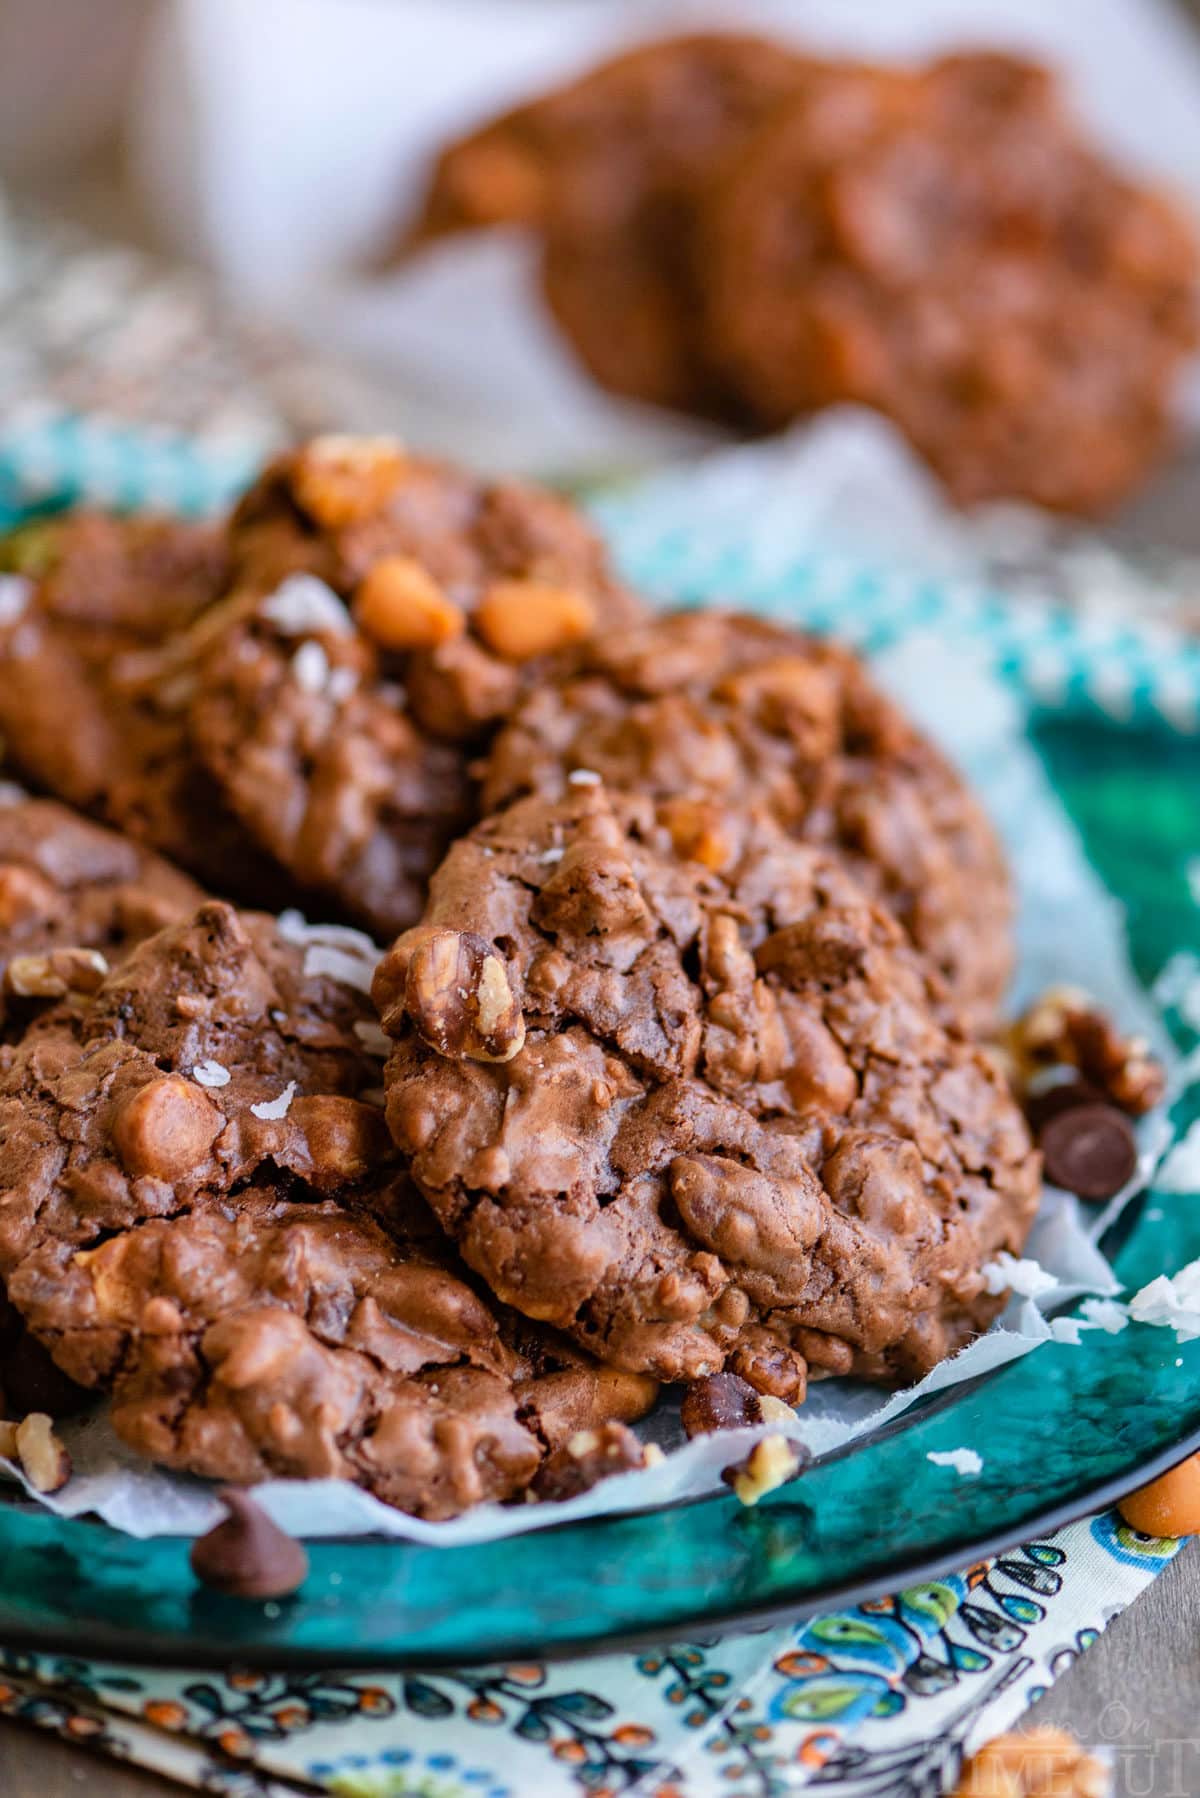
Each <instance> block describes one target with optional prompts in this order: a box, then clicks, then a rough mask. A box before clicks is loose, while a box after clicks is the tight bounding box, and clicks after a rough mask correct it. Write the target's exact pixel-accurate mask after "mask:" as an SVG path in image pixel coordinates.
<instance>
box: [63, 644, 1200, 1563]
mask: <svg viewBox="0 0 1200 1798" xmlns="http://www.w3.org/2000/svg"><path fill="white" fill-rule="evenodd" d="M876 671H877V673H878V675H879V677H880V678H881V680H882V681H883V683H884V685H885V686H886V687H887V688H888V689H889V691H891V692H892V693H893V694H894V695H895V696H896V697H897V698H898V699H900V700H901V701H902V702H903V703H904V704H905V705H906V706H907V707H908V708H909V710H910V711H911V712H912V713H913V714H914V715H915V716H916V717H918V718H919V719H920V720H921V721H922V722H923V723H924V725H925V726H926V728H927V729H928V730H929V731H930V732H931V734H932V735H933V736H935V737H936V738H937V739H938V740H939V741H940V742H941V744H942V745H943V747H944V748H945V749H946V750H947V751H948V752H949V753H950V754H951V755H952V756H953V757H954V759H955V760H956V761H957V762H958V764H959V765H960V766H961V767H962V768H963V769H964V771H965V772H966V774H967V776H968V778H969V779H970V780H971V781H972V782H973V784H974V785H975V786H976V788H977V790H978V791H979V793H980V794H981V795H982V797H983V800H984V802H985V804H986V805H987V807H988V809H989V811H990V813H991V815H992V817H993V818H994V819H995V821H996V823H997V825H998V827H999V829H1000V831H1001V833H1002V835H1003V836H1004V839H1005V843H1006V846H1007V849H1008V853H1009V856H1010V859H1011V862H1012V866H1013V871H1014V876H1015V880H1016V885H1017V890H1018V896H1019V923H1018V943H1019V969H1018V978H1017V983H1016V987H1015V991H1014V1002H1015V1003H1017V1004H1020V1003H1022V1002H1024V1001H1025V1000H1027V999H1028V998H1030V997H1031V996H1033V995H1034V994H1035V993H1037V992H1038V991H1040V990H1041V989H1042V988H1044V987H1046V986H1048V985H1050V984H1053V983H1059V982H1068V983H1070V984H1075V985H1079V986H1083V987H1086V988H1087V989H1088V990H1089V991H1090V992H1092V993H1094V994H1095V996H1096V998H1097V999H1098V1000H1099V1001H1100V1002H1101V1004H1103V1005H1104V1006H1105V1007H1106V1008H1107V1009H1108V1010H1109V1011H1111V1012H1112V1014H1113V1015H1114V1016H1115V1017H1116V1018H1117V1019H1118V1021H1119V1022H1120V1024H1121V1026H1122V1027H1123V1028H1124V1029H1125V1030H1127V1031H1135V1032H1140V1033H1142V1034H1144V1035H1146V1036H1148V1037H1149V1038H1150V1039H1151V1040H1152V1042H1153V1043H1154V1044H1155V1046H1156V1048H1157V1049H1158V1050H1159V1052H1160V1053H1161V1054H1162V1055H1163V1057H1164V1059H1165V1060H1166V1061H1167V1063H1168V1067H1169V1069H1170V1071H1171V1073H1172V1075H1173V1077H1174V1080H1175V1082H1176V1084H1177V1083H1178V1081H1179V1080H1180V1079H1181V1078H1182V1077H1183V1076H1184V1073H1185V1072H1190V1071H1191V1070H1184V1069H1183V1068H1182V1066H1181V1063H1180V1059H1179V1057H1178V1056H1177V1055H1176V1054H1175V1053H1174V1052H1173V1050H1172V1048H1171V1044H1170V1040H1169V1038H1168V1037H1167V1035H1166V1033H1165V1030H1164V1028H1163V1025H1162V1022H1161V1019H1160V1017H1159V1015H1158V1013H1157V1011H1156V1010H1155V1008H1154V1006H1153V1005H1152V1003H1151V1001H1150V1000H1149V998H1148V997H1147V995H1146V994H1145V992H1144V991H1143V990H1142V988H1141V987H1140V985H1139V984H1138V982H1137V980H1136V978H1135V977H1134V974H1133V971H1132V969H1131V968H1130V966H1129V962H1128V959H1127V956H1126V953H1125V946H1124V936H1123V931H1122V924H1121V915H1120V908H1119V907H1118V905H1117V904H1116V902H1115V901H1114V900H1113V898H1112V897H1111V895H1110V894H1109V893H1108V892H1107V891H1106V890H1105V889H1104V887H1103V885H1102V884H1101V882H1100V880H1099V878H1098V877H1097V875H1096V873H1095V872H1094V870H1093V869H1092V868H1091V867H1090V865H1089V864H1088V862H1087V859H1086V857H1085V855H1084V853H1083V849H1082V846H1081V844H1080V842H1079V840H1078V838H1077V836H1076V834H1075V831H1074V828H1073V826H1072V825H1071V823H1070V821H1069V819H1068V818H1067V816H1066V814H1065V812H1064V811H1063V809H1062V807H1061V805H1060V804H1059V802H1058V800H1057V798H1056V797H1055V795H1054V793H1053V791H1052V789H1051V787H1050V784H1049V782H1048V780H1047V778H1046V775H1045V772H1044V770H1043V768H1042V766H1041V763H1040V761H1039V760H1038V757H1037V755H1036V753H1035V752H1034V750H1033V749H1032V748H1031V746H1030V745H1029V743H1028V741H1027V740H1026V738H1025V735H1024V731H1023V728H1022V718H1021V715H1020V708H1019V703H1018V701H1017V700H1016V698H1015V697H1014V695H1013V694H1012V693H1011V692H1010V691H1009V690H1008V689H1007V688H1004V687H1002V686H1001V685H1000V684H999V683H998V682H997V681H996V680H995V679H994V678H993V677H992V676H990V675H989V674H987V673H985V672H984V671H983V669H982V665H976V664H975V663H974V662H973V661H972V660H971V658H970V657H969V655H967V654H966V653H965V652H963V651H962V650H961V649H957V648H956V649H955V650H953V651H951V650H948V649H947V648H946V647H945V646H944V645H942V644H940V643H939V642H938V641H936V640H935V639H932V638H929V637H910V638H909V639H908V640H907V641H906V642H905V643H903V644H902V645H900V646H899V647H897V648H896V649H894V650H892V651H891V652H889V653H888V655H887V656H885V657H884V658H882V659H881V660H880V661H879V662H877V663H876ZM1139 1135H1140V1145H1141V1157H1140V1165H1139V1169H1138V1172H1137V1174H1136V1175H1135V1177H1134V1178H1133V1179H1132V1180H1131V1181H1130V1183H1129V1186H1128V1187H1127V1188H1126V1189H1125V1190H1124V1191H1123V1192H1121V1193H1119V1194H1118V1195H1117V1196H1116V1197H1115V1198H1114V1199H1113V1200H1111V1201H1110V1202H1109V1204H1107V1205H1106V1206H1105V1207H1104V1208H1103V1210H1102V1211H1100V1212H1099V1213H1097V1212H1096V1210H1095V1208H1094V1207H1085V1206H1082V1205H1081V1204H1080V1203H1079V1201H1078V1200H1077V1199H1075V1198H1073V1197H1072V1196H1071V1195H1070V1194H1067V1193H1061V1192H1056V1191H1053V1190H1051V1191H1048V1192H1047V1194H1046V1197H1045V1199H1044V1202H1043V1205H1042V1208H1041V1211H1040V1213H1039V1215H1038V1219H1037V1222H1036V1223H1035V1226H1034V1230H1033V1234H1032V1236H1031V1238H1030V1241H1029V1245H1028V1247H1027V1248H1026V1250H1025V1255H1026V1256H1027V1257H1029V1258H1032V1259H1035V1260H1037V1261H1038V1262H1039V1263H1040V1264H1041V1265H1042V1267H1043V1268H1044V1269H1046V1270H1047V1271H1048V1272H1050V1273H1052V1274H1054V1275H1055V1277H1056V1279H1057V1281H1058V1285H1057V1286H1056V1287H1055V1288H1054V1289H1053V1290H1052V1291H1050V1292H1048V1293H1046V1294H1045V1295H1044V1296H1043V1297H1041V1298H1040V1299H1039V1300H1037V1301H1036V1302H1035V1301H1034V1300H1032V1299H1029V1298H1022V1297H1020V1296H1019V1295H1015V1296H1014V1298H1013V1299H1012V1301H1011V1302H1010V1304H1009V1306H1008V1307H1007V1309H1006V1311H1005V1313H1004V1316H1003V1317H1002V1318H1001V1319H1000V1321H999V1323H998V1324H997V1325H996V1326H995V1327H994V1328H993V1329H992V1330H991V1331H989V1332H988V1334H987V1335H986V1336H983V1337H981V1338H980V1339H979V1340H978V1341H976V1342H973V1343H971V1344H970V1345H969V1346H968V1347H967V1348H966V1349H964V1350H963V1351H962V1352H961V1353H960V1354H958V1355H956V1356H955V1357H954V1358H953V1359H952V1360H949V1361H946V1362H943V1363H942V1365H941V1366H940V1367H937V1368H935V1369H934V1370H933V1372H932V1373H930V1374H929V1375H928V1376H927V1377H926V1378H925V1379H924V1380H922V1381H921V1382H920V1383H919V1384H918V1385H916V1386H913V1387H910V1388H909V1389H908V1390H906V1391H903V1392H898V1393H894V1394H891V1395H888V1394H885V1393H882V1392H881V1391H880V1390H879V1389H878V1388H876V1387H870V1386H867V1385H865V1384H863V1383H862V1382H857V1381H851V1380H828V1381H823V1382H819V1383H815V1384H814V1386H813V1387H812V1389H811V1390H810V1394H809V1397H808V1400H807V1402H806V1403H805V1405H804V1406H803V1407H802V1408H801V1410H800V1411H798V1412H797V1414H796V1424H795V1428H794V1431H793V1430H789V1434H794V1435H795V1436H796V1437H797V1438H799V1439H800V1440H801V1441H803V1442H804V1443H805V1444H806V1445H807V1446H808V1447H809V1449H810V1450H811V1451H812V1452H813V1454H814V1455H823V1454H827V1453H829V1452H830V1451H831V1450H833V1449H835V1448H838V1447H840V1446H842V1445H843V1444H844V1443H846V1442H848V1441H850V1440H852V1439H853V1438H855V1437H858V1436H862V1435H864V1434H866V1433H867V1432H869V1431H872V1430H875V1429H877V1428H878V1427H879V1426H880V1425H882V1424H885V1423H890V1422H891V1421H892V1419H894V1418H895V1417H897V1416H899V1415H901V1414H902V1413H903V1412H904V1411H906V1410H908V1409H909V1408H910V1407H911V1406H912V1405H914V1404H916V1403H917V1402H918V1401H919V1400H921V1399H923V1398H926V1397H927V1396H929V1395H930V1394H932V1393H934V1392H938V1391H941V1390H943V1389H944V1388H946V1387H948V1386H952V1385H954V1384H956V1383H957V1382H959V1381H963V1380H971V1379H976V1378H978V1377H979V1376H980V1375H981V1374H984V1373H986V1372H988V1371H989V1370H990V1369H992V1368H996V1367H1000V1366H1002V1365H1003V1364H1004V1363H1005V1362H1007V1361H1011V1360H1014V1359H1016V1358H1017V1357H1018V1356H1020V1355H1025V1354H1028V1353H1030V1352H1031V1351H1032V1350H1033V1349H1035V1348H1037V1347H1038V1345H1039V1343H1041V1342H1043V1341H1047V1340H1050V1339H1051V1335H1050V1326H1049V1324H1048V1323H1047V1320H1046V1318H1045V1316H1044V1315H1043V1313H1044V1312H1046V1311H1054V1310H1057V1309H1059V1308H1061V1307H1062V1306H1063V1305H1064V1304H1065V1303H1067V1302H1068V1301H1070V1300H1073V1299H1076V1298H1079V1297H1081V1296H1082V1295H1084V1294H1093V1293H1094V1294H1098V1295H1101V1296H1108V1295H1111V1294H1114V1293H1116V1292H1117V1290H1118V1286H1117V1282H1116V1280H1115V1279H1114V1276H1113V1273H1112V1269H1111V1268H1110V1266H1109V1264H1108V1262H1107V1261H1106V1260H1105V1258H1104V1256H1103V1255H1102V1253H1101V1252H1100V1250H1099V1248H1098V1246H1097V1244H1098V1239H1099V1237H1100V1236H1101V1235H1102V1234H1103V1232H1104V1231H1105V1230H1106V1229H1107V1228H1108V1226H1109V1225H1110V1224H1111V1223H1112V1222H1113V1220H1114V1219H1115V1218H1116V1216H1117V1215H1118V1214H1119V1212H1120V1210H1121V1208H1122V1206H1123V1205H1124V1204H1125V1203H1127V1202H1128V1200H1129V1198H1130V1197H1131V1196H1132V1195H1133V1194H1134V1193H1136V1192H1138V1191H1140V1190H1142V1189H1143V1188H1144V1186H1145V1184H1146V1182H1147V1179H1148V1177H1149V1174H1150V1173H1151V1171H1152V1170H1153V1168H1154V1167H1155V1166H1156V1165H1157V1163H1158V1161H1159V1160H1160V1159H1161V1158H1162V1156H1163V1155H1164V1153H1165V1152H1166V1151H1167V1150H1168V1149H1169V1147H1170V1146H1171V1141H1172V1134H1171V1130H1170V1127H1169V1126H1168V1124H1167V1123H1166V1120H1165V1117H1164V1116H1163V1115H1162V1114H1161V1113H1160V1114H1156V1115H1154V1116H1152V1117H1150V1118H1148V1119H1146V1120H1145V1121H1144V1122H1143V1124H1142V1126H1141V1128H1140V1133H1139ZM1166 1271H1174V1270H1166ZM774 1427H775V1430H776V1431H777V1430H778V1425H776V1426H774ZM62 1433H63V1435H64V1438H65V1439H66V1440H67V1442H68V1444H69V1447H70V1449H71V1453H72V1457H73V1459H74V1464H75V1467H76V1472H75V1475H74V1477H73V1478H72V1479H71V1481H70V1483H69V1484H68V1485H67V1486H66V1487H65V1488H64V1489H63V1490H62V1491H61V1492H60V1493H58V1494H57V1495H55V1496H53V1497H50V1498H44V1499H43V1500H42V1501H41V1502H43V1503H45V1504H47V1505H49V1506H50V1508H51V1509H53V1510H55V1511H57V1512H58V1513H60V1514H61V1515H63V1516H72V1517H73V1516H79V1515H81V1514H82V1513H84V1512H94V1513H97V1514H98V1515H99V1516H100V1517H102V1518H103V1519H104V1520H105V1521H106V1522H108V1523H109V1524H111V1525H112V1526H113V1527H114V1528H117V1529H120V1530H123V1531H126V1532H127V1533H128V1534H130V1535H133V1536H140V1537H145V1536H155V1535H167V1534H184V1535H190V1534H198V1533H200V1532H202V1531H204V1530H205V1529H208V1528H210V1527H211V1526H212V1525H213V1524H214V1523H215V1522H216V1521H217V1520H218V1519H219V1517H220V1516H221V1515H222V1509H221V1506H220V1505H219V1503H218V1501H217V1500H216V1498H215V1497H214V1496H213V1491H212V1488H211V1487H210V1486H208V1485H207V1484H206V1483H205V1482H203V1481H200V1480H195V1479H190V1478H187V1477H181V1476H177V1475H171V1474H167V1473H163V1472H160V1471H158V1470H156V1469H154V1468H153V1467H149V1466H147V1465H146V1464H145V1463H144V1462H141V1461H139V1460H137V1459H136V1458H135V1457H134V1456H133V1455H131V1454H130V1453H129V1451H128V1450H126V1449H125V1448H124V1447H123V1446H122V1445H121V1444H120V1443H119V1442H118V1441H117V1440H116V1438H115V1436H114V1435H113V1432H112V1430H111V1428H110V1426H109V1424H108V1422H107V1420H106V1418H105V1417H104V1416H103V1415H100V1416H96V1417H92V1418H88V1419H85V1420H84V1421H82V1422H79V1423H76V1424H73V1425H68V1426H66V1427H65V1428H64V1429H63V1432H62ZM641 1433H642V1434H643V1435H644V1437H645V1438H646V1439H647V1440H654V1441H657V1442H658V1443H659V1444H660V1445H661V1446H662V1447H663V1448H664V1450H665V1451H666V1459H665V1460H664V1461H663V1462H661V1463H660V1464H659V1465H657V1466H655V1467H652V1468H648V1469H646V1470H645V1471H642V1472H636V1473H629V1474H623V1475H619V1476H617V1477H616V1478H614V1479H611V1480H608V1481H606V1482H604V1483H602V1484H601V1485H599V1486H597V1487H595V1488H593V1490H592V1491H590V1492H586V1493H583V1494H582V1495H581V1496H580V1497H578V1498H575V1499H571V1500H569V1501H567V1502H566V1503H563V1504H546V1505H526V1504H515V1505H512V1506H508V1507H504V1506H499V1505H486V1506H481V1507H479V1508H478V1509H476V1510H475V1511H472V1512H470V1513H468V1514H467V1515H466V1516H464V1517H460V1518H456V1519H455V1520H453V1521H452V1522H449V1523H436V1524H431V1523H423V1522H421V1521H419V1520H418V1519H416V1518H412V1517H408V1516H406V1515H404V1514H403V1513H402V1512H399V1511H395V1510H392V1509H391V1508H389V1507H388V1506H386V1505H383V1504H381V1503H380V1502H379V1501H378V1500H377V1499H374V1498H372V1497H371V1496H370V1495H369V1494H368V1493H366V1492H363V1491H361V1490H360V1489H359V1488H357V1487H354V1486H350V1485H347V1484H345V1483H343V1482H341V1481H336V1480H321V1481H296V1480H272V1481H269V1482H268V1483H266V1484H264V1485H262V1486H259V1487H258V1488H256V1493H255V1496H256V1498H257V1499H258V1500H259V1502H260V1503H261V1504H262V1505H263V1506H264V1507H265V1508H266V1509H267V1510H268V1511H269V1512H270V1514H271V1516H272V1517H273V1518H274V1519H275V1520H276V1522H277V1523H279V1524H280V1525H281V1526H282V1527H283V1528H285V1529H287V1530H289V1531H291V1532H292V1533H294V1534H300V1535H305V1536H309V1537H319V1536H336V1535H347V1536H352V1535H364V1534H371V1533H374V1534H381V1535H387V1536H394V1537H401V1538H405V1539H408V1540H411V1541H419V1542H426V1543H440V1544H442V1545H444V1546H447V1547H449V1546H453V1545H455V1544H463V1543H476V1542H488V1541H494V1540H498V1539H500V1538H502V1537H505V1536H510V1535H517V1534H520V1533H522V1532H523V1531H525V1530H530V1529H544V1528H546V1527H547V1526H549V1525H552V1524H557V1523H560V1522H565V1521H568V1520H570V1519H576V1518H582V1517H593V1516H601V1515H605V1514H608V1513H617V1512H621V1511H631V1510H641V1509H644V1508H648V1507H654V1506H662V1505H667V1504H671V1503H673V1502H677V1501H679V1500H681V1499H687V1498H695V1497H700V1496H702V1495H703V1494H705V1493H707V1492H711V1491H713V1490H715V1489H717V1488H718V1487H719V1486H720V1476H721V1471H722V1469H723V1468H725V1467H728V1466H729V1465H730V1464H731V1463H734V1462H737V1461H739V1460H741V1459H742V1458H744V1456H745V1455H746V1453H747V1452H748V1450H749V1448H750V1446H751V1445H752V1444H753V1442H754V1441H755V1440H756V1439H757V1438H758V1437H759V1436H761V1435H763V1434H767V1433H770V1430H769V1428H768V1429H762V1428H760V1429H757V1430H754V1429H751V1430H737V1431H724V1432H722V1433H720V1434H719V1435H716V1436H708V1437H700V1438H698V1439H697V1440H696V1441H694V1442H691V1443H685V1441H684V1438H683V1434H682V1431H681V1429H680V1426H679V1420H678V1405H677V1402H676V1401H675V1400H674V1399H673V1398H670V1397H668V1398H667V1399H664V1401H663V1402H662V1403H661V1404H660V1406H659V1408H658V1409H657V1410H656V1412H655V1413H654V1415H653V1416H652V1417H651V1418H649V1419H648V1420H647V1422H646V1423H645V1425H644V1426H642V1430H641ZM955 1446H956V1447H963V1448H970V1447H976V1448H985V1447H986V1445H980V1444H971V1443H962V1444H956V1445H955ZM946 1477H947V1478H948V1479H950V1478H958V1477H962V1476H960V1475H958V1474H956V1473H954V1472H953V1470H948V1471H947V1476H946ZM33 1496H37V1495H36V1494H34V1495H33Z"/></svg>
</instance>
